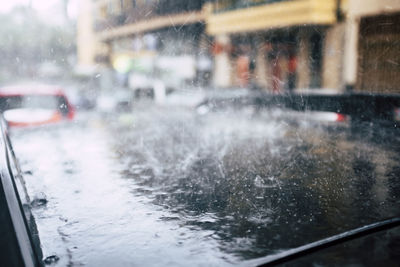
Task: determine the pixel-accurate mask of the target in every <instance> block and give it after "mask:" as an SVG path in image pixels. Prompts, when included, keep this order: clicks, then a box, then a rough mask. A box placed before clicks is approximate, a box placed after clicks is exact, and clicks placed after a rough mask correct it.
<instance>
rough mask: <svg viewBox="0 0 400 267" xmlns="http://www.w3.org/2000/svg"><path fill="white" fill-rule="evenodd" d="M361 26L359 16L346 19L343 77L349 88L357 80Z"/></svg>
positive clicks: (353, 85)
mask: <svg viewBox="0 0 400 267" xmlns="http://www.w3.org/2000/svg"><path fill="white" fill-rule="evenodd" d="M359 28H360V20H359V19H358V18H355V17H349V18H348V19H347V20H346V29H345V44H344V62H343V63H344V64H343V78H344V83H345V86H346V89H348V90H351V89H353V88H354V87H355V85H356V82H357V68H358V35H359Z"/></svg>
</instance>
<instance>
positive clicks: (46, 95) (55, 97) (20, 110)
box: [0, 85, 75, 127]
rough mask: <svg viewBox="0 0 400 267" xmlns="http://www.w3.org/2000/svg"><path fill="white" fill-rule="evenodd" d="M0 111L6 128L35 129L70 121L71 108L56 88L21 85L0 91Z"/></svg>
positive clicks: (72, 115)
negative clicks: (34, 127) (30, 127)
mask: <svg viewBox="0 0 400 267" xmlns="http://www.w3.org/2000/svg"><path fill="white" fill-rule="evenodd" d="M0 112H2V113H3V116H4V119H5V120H6V122H7V123H8V125H9V126H12V127H24V126H38V125H43V124H48V123H55V122H60V121H62V120H72V119H73V118H74V115H75V109H74V107H73V106H72V105H71V104H70V102H69V101H68V99H67V96H66V95H65V93H64V91H63V90H62V89H61V88H60V87H57V86H49V85H23V86H8V87H3V88H0Z"/></svg>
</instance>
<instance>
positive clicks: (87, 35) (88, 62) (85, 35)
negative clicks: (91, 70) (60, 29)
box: [77, 0, 97, 67]
mask: <svg viewBox="0 0 400 267" xmlns="http://www.w3.org/2000/svg"><path fill="white" fill-rule="evenodd" d="M92 8H93V5H92V2H91V1H89V0H83V1H81V3H80V9H79V15H78V20H77V50H78V51H77V54H78V65H80V66H85V67H87V66H94V65H95V56H96V48H97V40H96V36H95V33H94V30H93V23H94V18H93V14H92V13H93V12H92Z"/></svg>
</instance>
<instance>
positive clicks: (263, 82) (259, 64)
mask: <svg viewBox="0 0 400 267" xmlns="http://www.w3.org/2000/svg"><path fill="white" fill-rule="evenodd" d="M268 73H269V66H268V64H267V55H266V52H265V49H264V47H263V46H262V44H260V45H257V51H256V69H255V71H254V74H255V81H256V83H257V85H259V86H261V87H262V88H268V86H269V83H268Z"/></svg>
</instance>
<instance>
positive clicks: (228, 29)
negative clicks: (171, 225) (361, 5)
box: [206, 0, 337, 35]
mask: <svg viewBox="0 0 400 267" xmlns="http://www.w3.org/2000/svg"><path fill="white" fill-rule="evenodd" d="M336 7H337V3H336V1H335V0H323V1H321V0H294V1H283V2H278V3H272V4H265V5H261V6H255V7H249V8H244V9H238V10H234V11H226V12H222V13H214V14H210V15H209V16H208V17H207V20H206V22H207V33H209V34H210V35H218V34H227V33H241V32H251V31H259V30H267V29H270V28H282V27H289V26H295V25H304V24H308V25H312V24H318V25H321V24H323V25H324V24H326V25H328V24H332V23H334V22H336Z"/></svg>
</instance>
